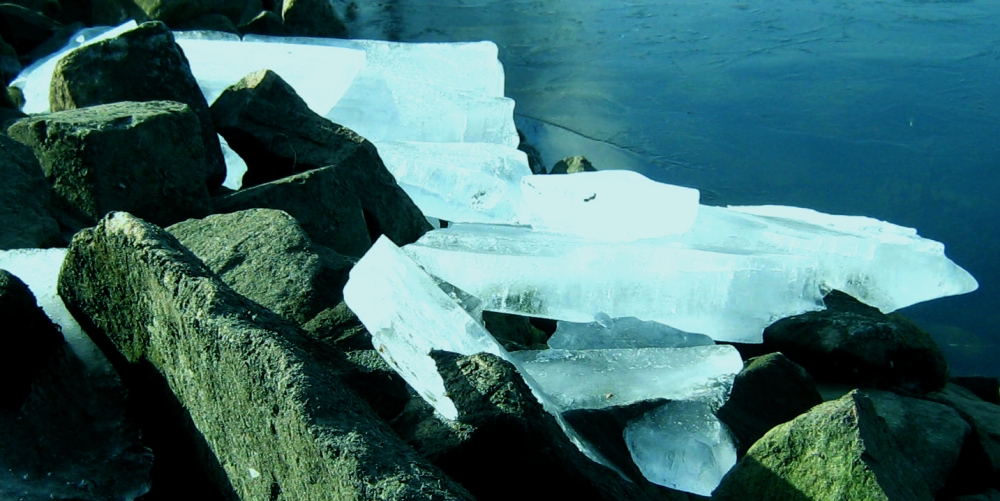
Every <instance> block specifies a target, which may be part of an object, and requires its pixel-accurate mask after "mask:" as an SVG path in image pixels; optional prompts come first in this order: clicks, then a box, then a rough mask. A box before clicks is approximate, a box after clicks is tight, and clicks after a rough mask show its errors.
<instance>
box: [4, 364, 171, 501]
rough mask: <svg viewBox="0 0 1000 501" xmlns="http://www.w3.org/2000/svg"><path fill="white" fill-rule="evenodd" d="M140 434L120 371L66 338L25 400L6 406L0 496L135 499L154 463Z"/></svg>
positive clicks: (93, 500) (144, 487)
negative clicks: (94, 362) (91, 362)
mask: <svg viewBox="0 0 1000 501" xmlns="http://www.w3.org/2000/svg"><path fill="white" fill-rule="evenodd" d="M139 435H140V431H139V427H138V425H137V423H136V422H135V420H134V419H133V417H132V416H130V415H129V413H128V411H127V409H126V394H125V389H124V387H122V383H121V381H120V380H119V379H118V376H116V375H115V373H114V371H111V370H110V369H109V368H106V367H100V368H96V367H88V366H87V365H86V364H84V363H83V362H82V361H81V360H80V359H79V358H77V357H76V355H75V354H74V353H73V351H72V350H71V349H70V348H69V345H67V344H62V345H61V346H59V347H58V348H57V349H56V350H55V353H54V354H53V355H52V356H51V357H49V359H48V360H47V363H46V364H45V365H44V367H43V368H42V370H41V372H40V373H39V374H38V377H37V378H36V379H35V383H34V384H33V385H32V388H31V393H30V394H29V395H28V397H27V400H26V401H25V403H24V405H23V406H22V407H21V408H20V409H19V410H18V411H17V412H13V413H5V412H0V499H4V500H12V501H13V500H18V501H36V500H37V501H42V500H49V499H64V500H75V501H105V500H110V499H133V498H134V497H135V496H137V495H140V494H143V493H145V492H146V491H147V490H148V489H149V485H150V468H151V467H152V464H153V456H152V454H150V452H149V450H148V449H146V448H145V447H144V446H143V445H142V443H141V441H140V437H139Z"/></svg>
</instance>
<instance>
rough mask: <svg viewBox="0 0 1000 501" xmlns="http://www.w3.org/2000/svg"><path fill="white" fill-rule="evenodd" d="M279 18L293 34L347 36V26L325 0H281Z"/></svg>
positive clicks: (331, 36) (330, 3)
mask: <svg viewBox="0 0 1000 501" xmlns="http://www.w3.org/2000/svg"><path fill="white" fill-rule="evenodd" d="M281 18H282V20H283V21H284V22H283V25H284V29H285V32H286V33H288V34H289V35H293V36H303V37H325V38H347V27H346V26H344V21H342V20H341V19H340V16H339V15H338V14H337V11H336V10H334V8H333V2H329V1H327V0H283V1H282V4H281Z"/></svg>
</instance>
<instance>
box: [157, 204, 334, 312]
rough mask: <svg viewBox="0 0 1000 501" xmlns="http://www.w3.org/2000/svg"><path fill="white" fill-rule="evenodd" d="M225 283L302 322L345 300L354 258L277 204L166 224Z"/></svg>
mask: <svg viewBox="0 0 1000 501" xmlns="http://www.w3.org/2000/svg"><path fill="white" fill-rule="evenodd" d="M167 231H169V232H170V233H171V234H173V236H174V237H176V238H177V240H178V241H180V243H181V244H182V245H184V246H185V247H187V248H188V249H189V250H190V251H191V252H193V253H194V254H195V255H196V256H198V258H199V259H201V260H202V261H203V262H204V263H205V265H206V266H208V268H209V269H211V270H212V271H213V272H215V273H217V274H218V275H219V278H221V279H222V280H223V281H224V282H226V285H229V286H230V287H232V288H233V289H234V290H236V292H238V293H240V294H242V295H244V296H246V297H247V298H249V299H252V300H254V301H256V302H257V303H259V304H261V305H262V306H264V307H265V308H268V309H270V310H271V311H273V312H275V313H277V314H279V315H281V316H283V317H285V318H286V319H288V320H290V321H292V322H293V323H295V324H296V325H298V326H300V327H301V326H302V325H304V324H306V323H307V322H309V321H310V320H312V319H313V318H314V317H315V316H316V315H318V314H319V313H320V312H322V311H323V310H327V309H333V308H336V307H337V305H338V304H340V303H341V302H342V301H343V297H344V296H343V290H344V284H345V283H347V278H348V273H349V272H350V270H351V266H352V265H353V264H354V260H352V259H350V258H348V257H346V256H344V255H342V254H339V253H337V252H334V251H332V250H330V249H327V248H325V247H322V246H319V245H315V244H313V243H312V241H311V240H310V239H309V236H308V235H306V233H305V231H303V230H302V227H301V226H299V223H298V222H297V221H296V220H295V219H294V218H292V216H289V215H288V214H287V213H285V212H282V211H279V210H273V209H250V210H245V211H240V212H234V213H230V214H217V215H213V216H208V217H206V218H204V219H189V220H187V221H183V222H180V223H177V224H175V225H173V226H170V227H169V228H167Z"/></svg>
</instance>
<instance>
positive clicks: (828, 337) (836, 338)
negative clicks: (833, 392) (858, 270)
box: [764, 291, 948, 393]
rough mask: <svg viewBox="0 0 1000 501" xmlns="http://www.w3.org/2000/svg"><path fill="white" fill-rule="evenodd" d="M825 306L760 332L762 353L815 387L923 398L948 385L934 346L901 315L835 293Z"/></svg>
mask: <svg viewBox="0 0 1000 501" xmlns="http://www.w3.org/2000/svg"><path fill="white" fill-rule="evenodd" d="M824 302H826V306H827V309H826V310H824V311H816V312H810V313H805V314H802V315H797V316H794V317H789V318H785V319H782V320H779V321H777V322H775V323H774V324H772V325H771V326H770V327H768V328H767V329H765V330H764V348H765V349H767V350H769V351H780V352H781V353H783V354H784V355H785V356H786V357H788V358H789V359H790V360H792V361H793V362H795V363H797V364H799V365H801V366H802V367H804V368H805V369H806V370H807V371H808V372H809V374H811V375H812V376H813V377H814V378H816V380H817V381H819V382H829V383H845V384H850V385H854V386H859V387H875V388H881V389H893V388H901V389H905V390H909V391H916V392H922V393H926V392H931V391H935V390H938V389H940V388H942V387H943V386H944V384H945V382H946V381H947V380H948V365H947V363H946V362H945V358H944V354H943V353H942V352H941V350H940V349H939V348H938V346H937V344H936V343H935V342H934V340H933V339H931V337H930V335H929V334H927V333H926V332H924V331H923V330H922V329H920V328H919V327H917V326H916V325H915V324H913V323H912V322H910V321H909V320H907V319H906V318H904V317H903V316H902V315H899V314H895V313H894V314H890V315H883V314H882V313H881V312H879V311H878V310H877V309H875V308H872V307H870V306H867V305H864V304H862V303H859V302H858V301H857V300H855V299H853V298H851V297H850V296H848V295H846V294H843V293H841V292H838V291H834V292H831V293H830V294H828V295H827V296H826V297H825V298H824Z"/></svg>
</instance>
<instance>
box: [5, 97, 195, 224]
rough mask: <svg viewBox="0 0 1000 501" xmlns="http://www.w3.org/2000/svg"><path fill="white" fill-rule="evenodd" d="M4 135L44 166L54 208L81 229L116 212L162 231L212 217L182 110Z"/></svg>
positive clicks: (70, 114) (74, 117) (122, 113)
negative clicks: (127, 213) (27, 148)
mask: <svg viewBox="0 0 1000 501" xmlns="http://www.w3.org/2000/svg"><path fill="white" fill-rule="evenodd" d="M8 132H9V133H10V135H11V137H13V138H14V139H17V140H18V141H20V142H22V143H24V144H27V145H28V146H30V147H31V148H32V149H34V151H35V156H37V157H38V158H39V159H40V160H41V166H42V170H43V171H44V172H45V177H46V178H47V179H48V181H49V183H50V184H51V185H52V186H53V187H54V197H53V203H54V205H55V206H56V207H57V208H59V209H60V210H62V211H65V212H66V213H68V214H69V215H70V216H71V217H72V218H75V219H76V220H78V221H80V224H82V225H84V226H89V225H93V224H95V223H96V222H97V220H98V219H100V218H101V217H103V216H104V215H105V214H107V213H108V212H110V211H113V210H126V211H132V212H135V213H136V214H138V215H140V216H141V217H144V218H147V219H149V220H150V221H151V222H153V223H155V224H158V225H161V226H165V225H168V224H171V223H175V222H177V221H180V220H183V219H186V218H189V217H202V216H204V215H206V214H208V213H210V212H211V198H210V197H209V195H208V190H207V189H206V186H205V185H206V182H205V180H206V178H207V177H208V171H207V170H206V165H207V164H206V162H205V153H204V147H203V144H202V142H201V134H200V131H199V130H198V118H197V117H196V116H195V114H194V113H193V112H192V111H191V108H189V107H188V106H187V105H185V104H181V103H177V102H171V101H150V102H142V103H134V102H123V103H113V104H107V105H101V106H93V107H89V108H82V109H78V110H68V111H61V112H56V113H49V114H42V115H34V116H32V117H30V118H27V119H24V120H21V121H19V122H16V123H15V124H14V125H12V126H11V127H10V129H9V130H8Z"/></svg>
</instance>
